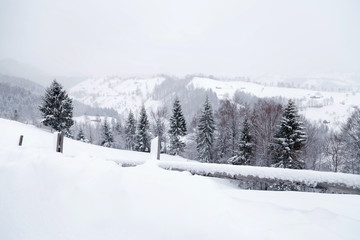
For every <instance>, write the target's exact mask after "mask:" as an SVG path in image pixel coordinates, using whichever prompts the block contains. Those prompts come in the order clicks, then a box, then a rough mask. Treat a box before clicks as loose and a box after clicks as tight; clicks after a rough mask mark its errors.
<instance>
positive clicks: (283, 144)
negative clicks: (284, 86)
mask: <svg viewBox="0 0 360 240" xmlns="http://www.w3.org/2000/svg"><path fill="white" fill-rule="evenodd" d="M303 130H304V127H303V123H302V122H300V121H299V116H298V114H297V110H296V106H295V104H294V102H293V101H292V100H289V102H288V105H287V106H286V108H285V110H284V113H283V117H282V120H281V122H280V126H279V129H278V131H277V133H276V134H275V136H274V141H273V143H272V144H271V146H270V147H271V151H272V161H273V166H274V167H282V168H292V169H303V168H304V167H305V163H304V162H303V161H302V160H301V159H300V158H299V155H300V152H301V149H302V147H303V146H304V144H305V141H306V138H307V137H306V133H305V132H304V131H303Z"/></svg>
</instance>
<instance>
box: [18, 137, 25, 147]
mask: <svg viewBox="0 0 360 240" xmlns="http://www.w3.org/2000/svg"><path fill="white" fill-rule="evenodd" d="M23 139H24V136H23V135H20V139H19V146H22V142H23Z"/></svg>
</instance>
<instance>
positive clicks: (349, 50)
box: [0, 0, 360, 76]
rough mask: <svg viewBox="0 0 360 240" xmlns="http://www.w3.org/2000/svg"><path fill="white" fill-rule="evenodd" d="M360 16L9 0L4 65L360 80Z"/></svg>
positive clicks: (331, 7) (288, 9)
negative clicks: (339, 75)
mask: <svg viewBox="0 0 360 240" xmlns="http://www.w3.org/2000/svg"><path fill="white" fill-rule="evenodd" d="M359 13H360V1H359V0H353V1H346V0H338V1H331V0H324V1H321V0H301V1H298V0H294V1H290V0H284V1H277V0H271V1H269V0H264V1H241V0H235V1H227V0H219V1H211V0H200V1H197V0H178V1H165V0H128V1H123V0H114V1H110V0H100V1H91V0H58V1H51V0H0V34H1V36H0V59H2V58H13V59H16V60H18V61H20V62H24V63H28V64H31V65H34V66H37V67H39V68H41V69H43V70H45V71H47V72H49V73H52V74H57V75H97V76H101V75H113V74H118V75H129V74H131V75H133V74H135V75H137V74H153V73H170V74H178V75H179V74H180V75H182V74H190V73H205V74H214V75H222V76H234V75H241V76H243V75H254V74H255V75H258V74H287V75H289V74H290V75H298V74H313V73H331V72H348V73H360V14H359Z"/></svg>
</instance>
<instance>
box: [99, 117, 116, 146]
mask: <svg viewBox="0 0 360 240" xmlns="http://www.w3.org/2000/svg"><path fill="white" fill-rule="evenodd" d="M113 143H114V137H113V134H112V132H111V128H110V125H109V123H108V121H107V119H105V121H104V124H103V125H102V140H101V143H100V145H101V146H104V147H112V146H113Z"/></svg>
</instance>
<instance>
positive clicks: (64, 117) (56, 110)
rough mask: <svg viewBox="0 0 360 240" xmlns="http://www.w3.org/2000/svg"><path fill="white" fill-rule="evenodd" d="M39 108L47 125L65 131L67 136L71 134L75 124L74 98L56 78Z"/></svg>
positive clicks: (43, 121)
mask: <svg viewBox="0 0 360 240" xmlns="http://www.w3.org/2000/svg"><path fill="white" fill-rule="evenodd" d="M39 110H40V111H41V113H42V116H43V118H44V119H43V120H42V121H41V122H42V123H43V124H44V125H45V126H50V127H51V128H52V129H54V130H55V131H65V134H66V136H71V132H70V127H71V126H72V125H73V124H74V121H73V119H72V116H73V105H72V99H71V98H70V97H69V96H68V94H67V93H66V91H65V90H63V87H62V86H61V85H60V84H59V83H58V82H57V81H56V80H54V81H53V82H52V83H51V85H50V87H49V88H47V89H46V91H45V96H44V97H42V104H41V105H40V106H39Z"/></svg>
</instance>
